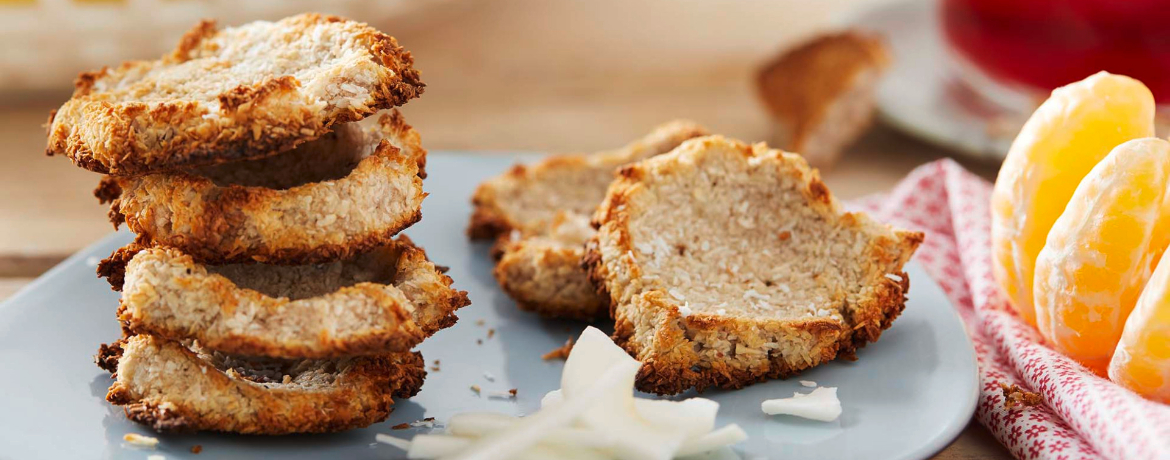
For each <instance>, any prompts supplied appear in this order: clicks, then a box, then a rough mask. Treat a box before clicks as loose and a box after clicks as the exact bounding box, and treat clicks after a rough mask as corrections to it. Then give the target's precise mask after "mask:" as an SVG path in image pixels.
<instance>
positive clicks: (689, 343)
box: [586, 136, 923, 394]
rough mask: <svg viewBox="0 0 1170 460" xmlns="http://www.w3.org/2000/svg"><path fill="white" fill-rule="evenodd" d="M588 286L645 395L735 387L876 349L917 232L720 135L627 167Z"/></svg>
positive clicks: (797, 162) (799, 169)
mask: <svg viewBox="0 0 1170 460" xmlns="http://www.w3.org/2000/svg"><path fill="white" fill-rule="evenodd" d="M594 219H595V223H596V224H597V225H598V226H599V230H598V233H597V235H596V236H595V237H594V240H593V241H591V242H590V244H589V246H588V247H587V252H588V254H587V255H586V262H587V264H588V265H589V267H590V276H591V279H592V280H593V281H594V283H595V284H596V285H597V287H598V288H599V289H600V290H602V291H603V292H604V293H605V296H606V298H607V300H608V301H609V302H611V303H612V305H613V311H614V317H615V320H616V325H615V332H614V338H615V341H616V342H617V343H618V344H619V345H622V346H623V347H624V348H625V349H626V350H627V351H629V352H630V353H631V354H632V355H634V356H635V357H636V358H637V359H638V360H639V361H641V362H642V363H643V367H642V370H641V371H640V372H639V379H638V382H639V383H638V385H639V388H640V389H642V390H644V391H649V392H654V393H659V394H674V393H679V392H682V391H685V390H687V389H689V388H692V387H694V388H697V389H699V390H702V389H704V388H707V387H711V386H715V387H723V388H739V387H742V386H744V385H748V384H751V383H754V382H757V381H760V380H764V379H768V378H775V377H781V376H786V375H790V374H793V373H795V372H798V371H801V370H803V369H807V368H809V367H813V366H816V365H818V364H821V363H823V362H826V361H829V360H831V359H833V358H835V357H837V356H846V357H852V356H853V354H854V352H855V350H856V349H857V348H859V347H861V346H863V345H865V344H866V343H868V342H872V341H875V340H877V339H878V337H879V336H880V335H881V332H882V330H884V329H886V328H887V327H889V326H890V324H891V322H892V321H893V320H894V319H895V318H897V316H898V315H899V314H900V313H901V312H902V309H903V308H904V307H905V299H906V297H905V296H906V292H907V290H908V288H909V279H908V278H907V276H906V273H905V272H903V271H902V266H903V265H904V264H905V263H906V262H907V261H908V260H909V259H910V256H911V255H912V254H913V253H914V250H915V249H916V248H917V247H918V245H919V244H920V243H921V242H922V239H923V234H922V233H919V232H910V231H905V230H899V229H894V228H891V227H890V226H888V225H884V224H882V223H879V222H876V221H874V220H872V219H870V218H869V217H868V216H866V215H864V214H861V213H850V212H845V211H844V210H843V209H842V208H841V205H840V204H839V203H838V202H837V200H836V199H834V198H833V196H832V195H831V194H830V193H829V190H828V189H827V188H826V187H825V185H824V184H823V183H822V182H821V181H820V179H819V178H818V176H817V173H816V172H815V171H814V170H810V169H809V167H808V165H807V164H806V163H805V161H804V159H803V158H801V157H800V156H798V155H795V154H790V153H784V152H781V151H778V150H771V149H768V148H766V147H765V146H763V145H762V144H761V145H756V146H749V145H746V144H743V143H740V142H737V141H733V140H728V139H725V138H723V137H720V136H711V137H704V138H700V139H694V140H690V141H687V142H686V143H684V144H683V145H682V146H680V147H679V148H678V149H675V150H674V151H673V152H671V153H670V154H667V155H661V156H658V157H654V158H651V159H648V160H645V161H642V162H640V163H636V164H633V165H631V166H627V167H625V168H623V169H622V170H621V172H620V177H619V178H618V179H617V180H616V181H614V183H613V184H612V185H611V186H610V188H609V191H608V192H607V196H606V198H605V201H604V203H603V204H602V205H601V206H600V207H599V208H598V210H597V214H596V215H595V218H594Z"/></svg>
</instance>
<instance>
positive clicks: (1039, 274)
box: [1033, 138, 1170, 375]
mask: <svg viewBox="0 0 1170 460" xmlns="http://www.w3.org/2000/svg"><path fill="white" fill-rule="evenodd" d="M1167 245H1170V142H1166V141H1164V140H1162V139H1156V138H1146V139H1136V140H1132V141H1129V142H1126V143H1124V144H1121V145H1119V146H1117V148H1115V149H1113V151H1112V152H1110V153H1109V155H1108V156H1106V157H1105V159H1104V160H1101V162H1100V163H1098V164H1097V165H1096V166H1094V167H1093V169H1092V170H1091V171H1089V173H1088V175H1086V176H1085V178H1084V180H1082V181H1081V183H1080V185H1079V186H1078V187H1077V188H1076V191H1075V192H1074V193H1073V195H1072V198H1071V199H1069V200H1068V206H1067V207H1066V208H1065V210H1064V213H1063V214H1061V215H1060V218H1059V219H1057V220H1056V222H1055V223H1054V224H1053V225H1052V229H1051V231H1050V232H1049V233H1048V241H1047V243H1045V245H1044V249H1042V250H1041V251H1040V255H1039V256H1037V258H1036V273H1035V276H1036V277H1035V283H1034V291H1033V292H1034V296H1033V299H1034V301H1035V306H1036V325H1037V327H1038V328H1039V329H1040V333H1041V334H1042V335H1043V336H1044V337H1045V338H1046V339H1048V341H1049V342H1051V343H1052V345H1053V346H1054V347H1055V348H1056V349H1057V350H1058V351H1060V352H1062V353H1064V354H1065V355H1067V356H1068V357H1070V358H1073V359H1075V360H1077V361H1079V362H1080V363H1082V364H1084V365H1085V366H1086V367H1088V368H1090V369H1092V370H1093V371H1095V372H1097V373H1098V374H1101V375H1105V371H1106V369H1107V367H1108V365H1109V360H1110V359H1111V358H1112V357H1113V350H1114V348H1115V347H1116V346H1117V341H1118V339H1120V338H1121V331H1122V329H1123V328H1124V327H1125V321H1126V318H1128V317H1129V313H1130V312H1131V311H1132V310H1133V308H1134V305H1136V304H1137V300H1138V296H1139V295H1141V292H1142V289H1143V288H1144V287H1145V285H1146V281H1147V280H1149V278H1150V275H1151V273H1152V272H1153V271H1154V267H1155V265H1156V264H1157V263H1158V260H1159V259H1161V257H1162V252H1163V251H1165V250H1166V246H1167Z"/></svg>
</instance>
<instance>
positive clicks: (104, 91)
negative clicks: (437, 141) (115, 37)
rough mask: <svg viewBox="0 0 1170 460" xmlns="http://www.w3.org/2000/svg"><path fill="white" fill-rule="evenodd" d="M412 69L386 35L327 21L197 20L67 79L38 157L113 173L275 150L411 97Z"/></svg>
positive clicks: (314, 17)
mask: <svg viewBox="0 0 1170 460" xmlns="http://www.w3.org/2000/svg"><path fill="white" fill-rule="evenodd" d="M413 65H414V59H413V57H412V56H411V55H410V53H409V52H407V51H406V50H404V49H403V48H402V47H401V46H399V45H398V42H397V41H396V40H395V39H394V37H391V36H388V35H386V34H384V33H381V32H379V31H377V30H376V29H374V28H372V27H370V26H368V25H366V24H363V23H358V22H354V21H350V20H347V19H344V18H340V17H336V16H327V15H321V14H315V13H309V14H302V15H298V16H293V17H289V18H286V19H283V20H280V21H277V22H266V21H257V22H253V23H250V24H245V25H242V26H239V27H232V28H227V29H222V30H220V29H218V28H217V27H216V25H215V23H214V22H212V21H203V22H200V23H199V24H197V25H196V26H195V27H194V28H192V29H191V30H190V31H189V32H187V34H186V35H184V36H183V38H182V40H181V41H180V43H179V45H178V46H177V47H176V48H175V50H174V51H172V52H171V53H169V54H167V55H166V56H163V57H162V58H161V59H158V60H154V61H129V62H125V63H123V64H121V65H120V66H118V67H115V68H103V69H101V70H98V71H95V72H86V73H82V74H81V75H80V76H78V78H77V81H76V83H75V89H74V92H73V97H72V98H71V99H70V100H69V101H67V102H66V103H65V104H64V105H62V106H61V107H60V108H59V109H57V110H55V111H54V112H53V113H52V114H51V115H50V117H49V123H48V146H47V147H46V153H47V154H48V155H65V156H67V157H68V158H69V159H71V160H72V161H73V162H74V163H75V164H77V165H78V166H80V167H82V168H85V169H88V170H91V171H95V172H100V173H104V174H111V175H118V176H130V175H141V174H145V173H150V172H158V171H168V170H175V169H179V168H186V167H191V166H198V165H209V164H217V163H223V162H228V161H235V160H241V159H254V158H261V157H265V156H270V155H275V154H277V153H280V152H283V151H286V150H289V149H291V148H293V147H295V146H296V145H298V144H300V143H303V142H306V141H310V140H313V139H316V138H318V137H320V136H322V135H324V134H326V133H328V132H330V130H331V129H332V127H333V125H334V124H335V123H345V122H352V121H357V120H361V119H362V118H365V117H367V116H369V115H371V114H373V113H375V112H377V111H378V110H380V109H384V108H389V107H394V106H399V105H402V104H404V103H405V102H406V101H408V100H410V99H413V98H415V97H418V96H419V95H420V94H421V93H422V91H423V88H424V86H425V85H424V84H423V83H422V81H421V79H420V77H419V73H418V71H417V70H415V69H414V68H413Z"/></svg>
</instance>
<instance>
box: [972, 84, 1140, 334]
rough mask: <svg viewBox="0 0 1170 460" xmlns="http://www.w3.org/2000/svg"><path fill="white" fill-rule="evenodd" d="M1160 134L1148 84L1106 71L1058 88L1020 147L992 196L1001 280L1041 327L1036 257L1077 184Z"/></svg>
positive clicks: (1036, 115)
mask: <svg viewBox="0 0 1170 460" xmlns="http://www.w3.org/2000/svg"><path fill="white" fill-rule="evenodd" d="M1153 135H1154V97H1153V95H1152V94H1150V90H1149V89H1148V88H1146V86H1145V85H1143V84H1142V83H1141V82H1139V81H1137V80H1134V79H1132V78H1129V77H1125V76H1121V75H1113V74H1109V73H1106V72H1100V73H1097V74H1095V75H1092V76H1090V77H1089V78H1086V79H1084V80H1082V81H1079V82H1076V83H1073V84H1070V85H1068V86H1064V87H1061V88H1057V89H1056V90H1054V91H1053V92H1052V96H1051V97H1049V98H1048V100H1046V101H1044V103H1043V104H1041V105H1040V107H1039V108H1038V109H1036V112H1035V113H1033V114H1032V117H1031V118H1029V119H1028V122H1027V123H1025V124H1024V127H1023V129H1022V130H1021V131H1020V134H1019V135H1018V136H1017V137H1016V139H1015V141H1014V142H1012V146H1011V149H1010V150H1009V151H1008V155H1007V158H1006V159H1005V160H1004V163H1003V166H1002V167H1001V168H1000V170H999V177H997V178H996V181H995V189H994V192H993V193H992V198H991V212H992V234H991V239H992V242H991V244H992V252H993V257H994V261H995V263H994V264H993V265H994V271H995V277H996V280H997V281H998V283H999V285H1000V287H1002V288H1003V291H1004V293H1005V294H1007V296H1008V298H1009V299H1010V300H1011V302H1012V305H1014V306H1015V308H1016V310H1017V311H1018V312H1019V313H1020V316H1021V317H1023V318H1024V319H1025V320H1026V321H1028V322H1029V323H1031V324H1035V323H1036V319H1035V316H1034V315H1035V313H1034V311H1035V308H1034V306H1033V304H1032V294H1033V292H1032V291H1033V290H1032V280H1033V273H1034V270H1035V263H1036V256H1037V255H1038V254H1039V253H1040V250H1041V249H1042V248H1043V247H1044V242H1045V238H1046V237H1047V235H1048V231H1049V229H1051V228H1052V223H1053V222H1055V221H1056V219H1057V217H1059V216H1060V214H1061V212H1063V211H1064V208H1065V205H1066V204H1067V203H1068V200H1069V197H1071V196H1072V195H1073V191H1074V190H1076V187H1077V184H1079V183H1080V182H1081V179H1082V178H1083V177H1084V176H1085V174H1088V172H1089V170H1090V169H1092V168H1093V166H1094V165H1096V164H1097V162H1099V161H1101V159H1102V158H1104V157H1105V155H1106V154H1108V153H1109V151H1110V150H1112V149H1113V148H1114V147H1116V146H1117V145H1118V144H1121V143H1122V142H1125V141H1128V140H1132V139H1138V138H1143V137H1150V136H1153Z"/></svg>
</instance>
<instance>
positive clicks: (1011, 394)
mask: <svg viewBox="0 0 1170 460" xmlns="http://www.w3.org/2000/svg"><path fill="white" fill-rule="evenodd" d="M999 388H1000V390H1002V391H1003V408H1004V409H1007V410H1011V409H1012V408H1014V407H1017V406H1024V407H1032V406H1036V405H1039V404H1040V403H1042V402H1044V397H1042V396H1040V394H1039V393H1036V392H1032V391H1025V390H1024V389H1023V388H1020V387H1019V385H1012V386H1008V385H1007V384H1003V383H1001V384H999Z"/></svg>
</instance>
